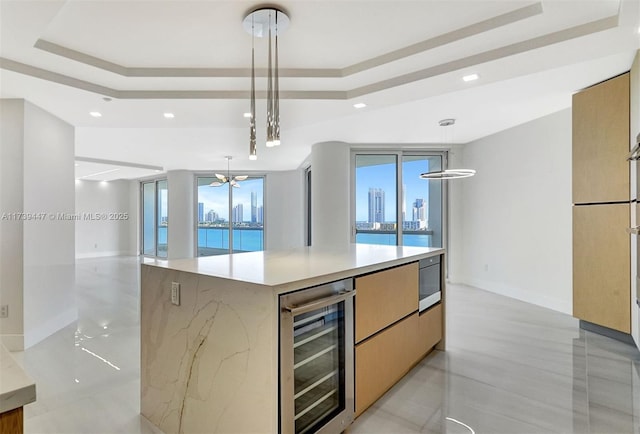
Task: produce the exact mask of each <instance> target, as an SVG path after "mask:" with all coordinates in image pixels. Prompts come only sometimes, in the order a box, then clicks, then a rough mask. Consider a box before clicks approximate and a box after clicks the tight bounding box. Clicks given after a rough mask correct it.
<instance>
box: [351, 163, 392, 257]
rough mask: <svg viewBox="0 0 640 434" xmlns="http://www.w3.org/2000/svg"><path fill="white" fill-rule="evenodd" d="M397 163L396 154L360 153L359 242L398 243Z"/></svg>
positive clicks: (358, 192) (357, 216)
mask: <svg viewBox="0 0 640 434" xmlns="http://www.w3.org/2000/svg"><path fill="white" fill-rule="evenodd" d="M396 166H397V156H396V155H356V240H355V241H356V243H362V244H386V245H392V246H394V245H396V244H397V240H398V238H397V222H398V220H397V212H396V209H397V200H396V191H397V168H396Z"/></svg>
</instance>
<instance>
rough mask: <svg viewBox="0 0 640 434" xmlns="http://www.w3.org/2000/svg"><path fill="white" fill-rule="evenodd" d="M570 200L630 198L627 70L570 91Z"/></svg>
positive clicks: (586, 200) (577, 201) (615, 200)
mask: <svg viewBox="0 0 640 434" xmlns="http://www.w3.org/2000/svg"><path fill="white" fill-rule="evenodd" d="M572 113H573V172H572V176H573V203H601V202H620V201H628V200H629V163H628V162H627V160H626V157H627V154H628V153H629V73H626V74H622V75H620V76H618V77H615V78H612V79H610V80H607V81H605V82H602V83H599V84H596V85H594V86H591V87H589V88H587V89H585V90H583V91H580V92H578V93H576V94H575V95H573V107H572Z"/></svg>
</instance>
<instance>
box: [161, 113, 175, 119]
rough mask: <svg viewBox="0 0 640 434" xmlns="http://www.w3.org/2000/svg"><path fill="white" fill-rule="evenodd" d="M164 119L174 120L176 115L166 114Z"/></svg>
mask: <svg viewBox="0 0 640 434" xmlns="http://www.w3.org/2000/svg"><path fill="white" fill-rule="evenodd" d="M164 117H165V118H167V119H173V118H175V117H176V115H174V114H173V113H165V114H164Z"/></svg>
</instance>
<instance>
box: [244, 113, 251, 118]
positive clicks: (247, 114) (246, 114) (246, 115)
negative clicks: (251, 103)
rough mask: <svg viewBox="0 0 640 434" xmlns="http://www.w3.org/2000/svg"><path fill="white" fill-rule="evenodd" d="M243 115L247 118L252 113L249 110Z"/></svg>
mask: <svg viewBox="0 0 640 434" xmlns="http://www.w3.org/2000/svg"><path fill="white" fill-rule="evenodd" d="M242 116H244V117H245V118H250V117H251V113H248V112H247V113H245V114H243V115H242Z"/></svg>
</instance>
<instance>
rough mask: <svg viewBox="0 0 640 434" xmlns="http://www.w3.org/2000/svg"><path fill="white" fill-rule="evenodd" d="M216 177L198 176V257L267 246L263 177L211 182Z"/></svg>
mask: <svg viewBox="0 0 640 434" xmlns="http://www.w3.org/2000/svg"><path fill="white" fill-rule="evenodd" d="M213 181H217V179H216V178H213V177H198V178H197V188H198V192H197V197H198V202H197V207H198V208H197V210H198V212H197V220H198V221H197V224H198V231H197V250H198V251H197V254H198V256H212V255H222V254H227V253H233V252H235V253H238V252H251V251H258V250H263V249H264V214H265V213H264V177H249V178H247V179H246V180H244V181H239V182H238V184H237V185H238V186H239V187H237V188H234V187H232V186H231V185H230V184H229V183H225V184H222V185H221V186H218V187H212V186H210V184H211V183H212V182H213Z"/></svg>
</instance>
